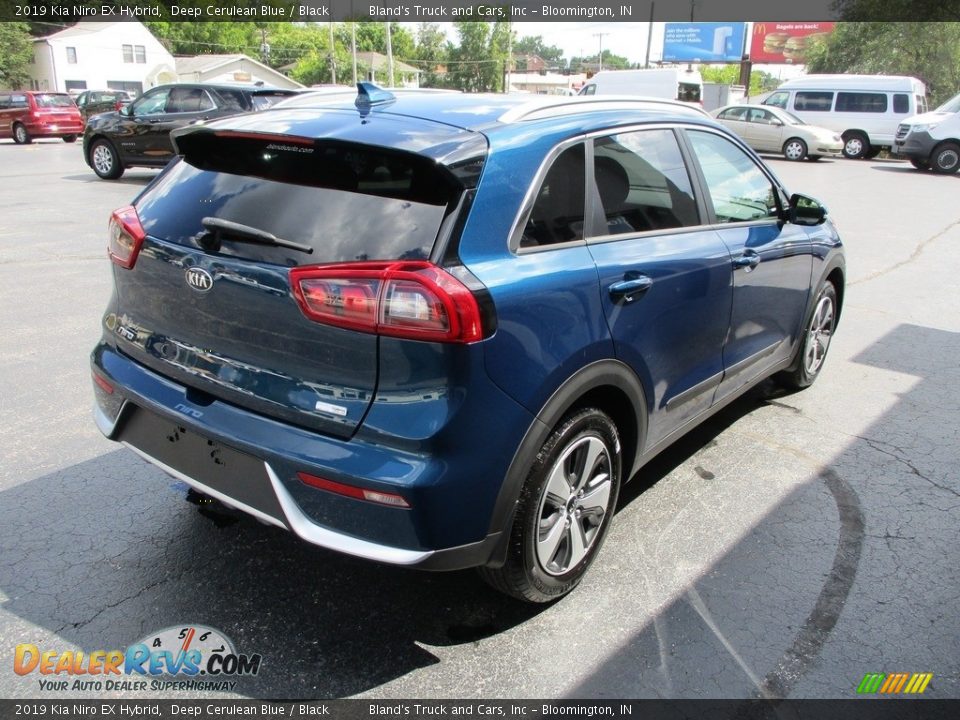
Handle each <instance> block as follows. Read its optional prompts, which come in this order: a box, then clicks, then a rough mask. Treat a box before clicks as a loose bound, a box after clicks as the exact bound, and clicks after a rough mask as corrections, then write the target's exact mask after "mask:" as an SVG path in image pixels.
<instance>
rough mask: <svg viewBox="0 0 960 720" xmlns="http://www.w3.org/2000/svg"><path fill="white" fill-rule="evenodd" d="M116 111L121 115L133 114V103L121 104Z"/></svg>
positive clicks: (128, 115)
mask: <svg viewBox="0 0 960 720" xmlns="http://www.w3.org/2000/svg"><path fill="white" fill-rule="evenodd" d="M117 112H119V113H120V114H121V115H125V116H126V117H130V116H131V115H133V105H121V106H120V109H119V110H118V111H117Z"/></svg>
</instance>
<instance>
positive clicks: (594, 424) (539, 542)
mask: <svg viewBox="0 0 960 720" xmlns="http://www.w3.org/2000/svg"><path fill="white" fill-rule="evenodd" d="M591 457H592V458H593V462H592V463H591V466H590V467H587V462H588V458H591ZM621 472H622V471H621V458H620V440H619V436H618V434H617V428H616V426H615V425H614V424H613V421H612V420H611V419H610V417H609V416H608V415H606V413H604V412H602V411H600V410H598V409H597V408H585V409H583V410H578V411H576V412H573V413H571V414H570V415H567V416H566V417H565V418H564V419H563V420H562V421H561V422H560V424H559V425H558V426H557V427H556V428H555V429H554V431H553V432H552V433H551V434H550V437H549V438H547V441H546V442H545V443H544V444H543V447H542V448H541V449H540V452H539V453H538V454H537V457H536V459H535V460H534V462H533V466H532V467H531V468H530V472H529V473H528V474H527V479H526V481H525V482H524V485H523V489H522V490H521V491H520V498H519V500H518V502H517V510H516V513H515V515H514V518H513V525H512V527H511V529H510V546H509V549H508V552H507V561H506V563H505V564H504V565H503V567H500V568H479V571H480V575H481V577H482V578H483V579H484V580H486V581H487V582H488V583H489V584H490V585H492V586H493V587H494V588H496V589H497V590H499V591H501V592H503V593H506V594H508V595H512V596H513V597H515V598H519V599H520V600H524V601H526V602H533V603H544V602H550V601H552V600H557V599H559V598H561V597H563V596H564V595H566V594H567V593H569V592H570V591H571V590H573V589H574V588H575V587H576V586H577V584H578V583H579V582H580V580H581V579H582V578H583V575H584V573H586V571H587V568H589V567H590V564H591V563H592V562H593V560H594V558H595V557H596V555H597V552H598V551H599V550H600V547H601V545H602V544H603V540H604V537H605V536H606V534H607V530H608V528H609V527H610V521H611V520H612V518H613V511H614V508H616V505H617V495H618V493H619V491H620V475H621ZM551 487H552V488H553V490H551ZM588 503H598V504H597V505H590V504H588Z"/></svg>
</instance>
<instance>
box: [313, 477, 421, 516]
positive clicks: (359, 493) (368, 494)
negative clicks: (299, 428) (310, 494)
mask: <svg viewBox="0 0 960 720" xmlns="http://www.w3.org/2000/svg"><path fill="white" fill-rule="evenodd" d="M297 476H298V477H299V478H300V482H302V483H304V484H305V485H309V486H310V487H315V488H319V489H320V490H326V491H327V492H332V493H336V494H337V495H343V496H344V497H351V498H355V499H357V500H366V501H367V502H372V503H377V504H378V505H389V506H391V507H398V508H408V507H410V503H408V502H407V501H406V499H404V497H403V496H402V495H397V494H396V493H389V492H380V491H379V490H367V489H366V488H360V487H357V486H356V485H345V484H344V483H339V482H334V481H333V480H327V479H326V478H322V477H317V476H316V475H309V474H307V473H303V472H301V473H297Z"/></svg>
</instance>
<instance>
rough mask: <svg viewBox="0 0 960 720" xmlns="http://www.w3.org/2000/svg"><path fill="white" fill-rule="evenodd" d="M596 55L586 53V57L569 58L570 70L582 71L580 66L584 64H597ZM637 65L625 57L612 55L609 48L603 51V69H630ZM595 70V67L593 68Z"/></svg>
mask: <svg viewBox="0 0 960 720" xmlns="http://www.w3.org/2000/svg"><path fill="white" fill-rule="evenodd" d="M598 57H599V56H598V55H588V56H586V57H572V58H570V70H571V71H572V72H583V70H582V68H583V66H584V65H585V64H588V63H592V64H593V65H594V66H595V65H596V64H597V58H598ZM636 67H639V66H638V65H635V64H634V63H631V62H630V61H629V60H628V59H627V58H625V57H623V56H622V55H614V54H613V53H612V52H610V51H609V50H604V51H603V69H604V70H630V69H632V68H636ZM594 70H596V68H594Z"/></svg>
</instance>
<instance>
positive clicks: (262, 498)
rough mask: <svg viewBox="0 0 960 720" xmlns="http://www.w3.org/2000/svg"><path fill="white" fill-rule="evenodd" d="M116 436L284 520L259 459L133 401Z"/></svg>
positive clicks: (171, 466) (231, 496) (208, 485)
mask: <svg viewBox="0 0 960 720" xmlns="http://www.w3.org/2000/svg"><path fill="white" fill-rule="evenodd" d="M117 439H118V440H120V441H121V442H124V443H127V444H129V445H131V446H133V447H134V448H136V449H137V450H140V451H141V452H143V453H144V454H146V455H148V456H150V457H151V458H153V459H155V460H157V461H159V462H160V463H163V464H164V465H166V466H167V467H169V468H171V469H173V470H175V471H177V472H178V473H181V474H182V475H185V476H186V477H188V478H191V479H192V480H194V481H196V482H198V483H201V484H202V485H205V486H206V487H208V488H210V489H211V490H215V491H217V492H218V493H221V494H222V495H224V496H226V497H227V498H229V499H232V500H235V501H237V502H238V503H242V504H243V505H247V506H248V507H251V508H253V509H255V510H258V511H260V512H262V513H264V514H266V515H269V516H270V517H272V518H275V519H276V520H278V521H280V522H281V523H282V524H284V525H286V522H285V519H284V514H283V510H282V509H281V508H280V503H279V502H278V501H277V496H276V494H275V493H274V492H273V486H272V485H271V484H270V478H269V477H268V476H267V470H266V467H265V465H264V463H263V460H261V459H260V458H257V457H254V456H253V455H250V454H248V453H245V452H243V451H241V450H237V449H236V448H234V447H231V446H230V445H226V444H224V443H221V442H218V441H216V440H212V439H210V438H207V437H204V436H203V435H201V434H199V433H196V432H194V431H193V430H188V429H187V428H186V427H185V426H184V425H182V424H179V423H176V422H173V421H170V420H167V419H166V418H163V417H161V416H160V415H157V414H156V413H153V412H151V411H149V410H145V409H144V408H142V407H139V406H136V405H133V406H131V407H128V408H127V411H126V415H125V418H124V421H123V426H122V429H121V431H120V435H119V437H118V438H117Z"/></svg>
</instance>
